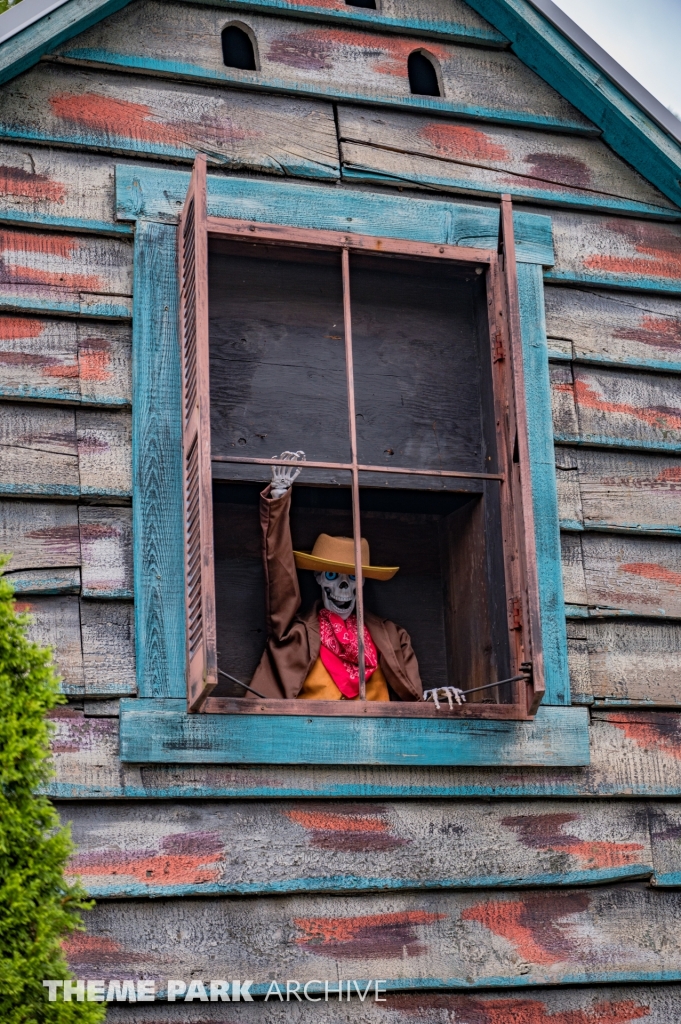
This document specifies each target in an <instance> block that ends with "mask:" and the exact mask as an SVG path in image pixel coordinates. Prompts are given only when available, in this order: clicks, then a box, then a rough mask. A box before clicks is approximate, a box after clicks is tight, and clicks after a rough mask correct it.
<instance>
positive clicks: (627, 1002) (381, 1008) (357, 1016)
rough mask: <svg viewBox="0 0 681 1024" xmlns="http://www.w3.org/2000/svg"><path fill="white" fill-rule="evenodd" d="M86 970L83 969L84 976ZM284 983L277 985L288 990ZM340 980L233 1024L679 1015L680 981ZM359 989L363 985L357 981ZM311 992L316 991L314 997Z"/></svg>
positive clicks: (195, 1012) (256, 1005)
mask: <svg viewBox="0 0 681 1024" xmlns="http://www.w3.org/2000/svg"><path fill="white" fill-rule="evenodd" d="M89 976H90V975H88V977H89ZM285 985H286V982H285V981H284V984H283V986H282V991H283V992H284V1000H285V998H286V996H285ZM337 989H338V985H337V983H336V982H335V981H334V982H333V984H331V983H330V985H329V1000H328V1002H321V1003H317V1002H309V1001H306V1000H305V999H301V1002H297V1001H296V999H295V998H294V996H293V994H291V998H290V1001H289V1002H285V1001H282V1002H279V1000H278V999H277V998H276V996H273V997H272V998H271V999H270V1000H269V1001H268V1002H267V1003H264V1002H262V1001H254V1002H252V1003H244V1002H239V1003H230V1004H229V1020H230V1021H235V1022H237V1024H242V1022H243V1024H255V1022H256V1021H258V1022H260V1024H284V1021H286V1022H289V1021H290V1022H293V1024H308V1022H313V1021H314V1022H316V1024H379V1022H383V1021H391V1022H394V1024H406V1022H409V1021H414V1020H418V1021H419V1022H420V1024H442V1022H443V1021H456V1022H457V1024H459V1022H460V1024H505V1022H508V1024H510V1022H511V1021H512V1022H513V1024H633V1022H634V1021H637V1020H641V1019H645V1022H646V1024H669V1022H670V1021H674V1020H678V1019H679V1017H680V1016H681V994H680V992H679V987H678V985H654V986H642V985H632V986H630V985H616V986H614V987H608V986H604V985H598V986H596V987H595V988H589V987H584V988H555V989H550V988H549V989H544V990H543V991H541V992H538V991H536V990H535V991H530V992H526V993H523V994H518V993H515V994H509V993H507V992H500V991H496V992H476V993H474V994H470V993H462V992H409V993H406V992H405V993H391V994H390V995H389V996H386V995H381V997H380V998H381V1000H383V999H386V1002H385V1003H384V1002H382V1001H381V1002H376V993H375V988H373V987H372V990H371V992H370V993H369V994H368V998H367V999H366V1001H363V1000H361V999H359V998H358V997H357V993H356V991H355V987H354V986H351V989H352V996H353V998H352V999H351V1000H350V1002H348V1001H347V985H344V987H343V1001H342V1002H340V1001H339V1000H338V995H337ZM362 992H364V986H362ZM334 993H336V994H334ZM314 998H316V997H314ZM107 1019H108V1020H109V1021H110V1022H111V1024H173V1022H175V1024H213V1022H215V1024H222V1022H223V1021H224V1020H225V1007H224V1004H222V1003H219V1002H216V1003H195V1002H192V1003H189V1004H184V1003H182V1002H177V1003H173V1004H171V1003H161V1002H158V1003H156V1004H154V1005H145V1004H144V1003H136V1004H134V1005H133V1004H131V1005H126V1006H119V1005H117V1004H116V1003H109V1004H108V1005H107Z"/></svg>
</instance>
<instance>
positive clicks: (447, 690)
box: [423, 686, 466, 711]
mask: <svg viewBox="0 0 681 1024" xmlns="http://www.w3.org/2000/svg"><path fill="white" fill-rule="evenodd" d="M431 697H432V699H433V702H434V704H435V707H436V708H437V709H438V711H439V710H440V701H439V700H438V697H442V699H443V700H444V698H445V697H446V698H447V700H448V702H449V706H450V708H452V710H453V708H454V705H453V704H452V697H453V698H454V700H455V701H456V703H457V704H465V703H466V698H465V697H464V695H463V690H458V689H457V688H456V686H437V687H436V688H435V689H434V690H424V691H423V699H424V700H429V699H430V698H431Z"/></svg>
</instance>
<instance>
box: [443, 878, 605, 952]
mask: <svg viewBox="0 0 681 1024" xmlns="http://www.w3.org/2000/svg"><path fill="white" fill-rule="evenodd" d="M588 907H589V896H588V895H587V894H586V893H570V894H569V895H565V896H563V895H561V896H556V895H555V894H552V895H551V899H550V900H549V899H547V898H546V897H544V896H537V895H532V896H526V897H525V898H524V899H523V900H518V901H517V902H516V901H511V900H498V901H497V900H490V901H489V902H488V903H478V904H476V905H475V906H473V907H468V908H467V909H466V910H464V911H463V913H462V914H461V919H462V920H463V921H477V922H478V923H479V924H481V925H483V926H484V927H485V928H489V930H490V931H491V932H494V934H495V935H499V936H501V937H502V938H503V939H506V940H507V941H508V942H510V943H511V944H512V945H513V946H514V947H515V948H516V950H517V951H518V953H519V954H520V956H522V958H523V959H524V960H526V961H528V962H530V963H534V964H542V965H549V964H556V963H560V962H561V961H566V960H569V958H570V956H571V953H572V949H573V946H574V941H573V939H572V938H571V937H570V936H569V935H567V934H565V933H564V932H563V931H562V926H561V925H560V924H558V923H557V922H559V921H560V920H562V919H563V918H565V917H568V916H571V915H574V914H581V913H583V912H584V911H586V910H587V909H588Z"/></svg>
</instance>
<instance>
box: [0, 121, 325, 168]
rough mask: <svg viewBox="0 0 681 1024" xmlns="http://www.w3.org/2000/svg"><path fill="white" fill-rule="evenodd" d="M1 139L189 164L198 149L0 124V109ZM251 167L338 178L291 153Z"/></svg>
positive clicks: (219, 157) (223, 160) (228, 162)
mask: <svg viewBox="0 0 681 1024" xmlns="http://www.w3.org/2000/svg"><path fill="white" fill-rule="evenodd" d="M0 139H22V140H25V141H26V142H32V143H38V144H39V145H42V144H44V143H46V142H49V143H54V142H56V143H59V144H63V145H66V146H69V147H71V148H76V149H92V150H97V151H102V152H105V153H110V152H112V151H113V152H115V153H122V154H124V155H125V154H127V153H135V154H143V155H149V156H157V157H163V158H164V159H166V160H183V161H186V162H187V163H192V162H193V160H194V158H195V156H196V153H197V150H195V149H192V148H191V146H183V145H181V144H166V143H161V142H151V141H150V140H148V139H144V138H136V137H134V136H129V135H113V134H106V133H102V132H97V131H90V132H88V131H68V130H65V131H58V130H57V129H56V127H54V128H53V129H52V130H50V131H47V130H46V131H33V130H32V129H28V128H23V127H17V126H16V125H7V124H3V123H2V110H1V108H0ZM208 156H209V158H210V160H211V162H212V163H217V164H222V165H223V166H224V167H234V168H238V169H241V168H243V165H244V161H243V159H240V158H235V157H232V156H225V154H224V153H218V152H210V153H209V154H208ZM251 170H256V171H264V172H269V173H271V174H276V175H280V176H281V177H286V176H288V175H292V176H293V177H298V178H316V179H322V180H324V179H326V180H329V181H337V180H338V178H339V177H340V166H339V165H338V164H337V163H336V164H322V163H315V162H314V161H313V160H304V159H302V158H301V159H297V158H296V157H295V156H292V155H289V157H288V159H287V160H286V161H284V160H282V159H279V158H278V159H276V160H274V159H272V160H270V161H269V162H268V158H264V160H263V162H262V164H261V165H260V166H254V167H251Z"/></svg>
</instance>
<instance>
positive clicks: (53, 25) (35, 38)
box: [0, 0, 130, 85]
mask: <svg viewBox="0 0 681 1024" xmlns="http://www.w3.org/2000/svg"><path fill="white" fill-rule="evenodd" d="M129 2H130V0H70V2H69V3H66V4H63V5H62V6H61V7H58V8H57V9H56V10H55V11H53V12H52V13H51V14H48V15H47V16H46V17H44V18H41V19H40V20H39V21H36V22H34V23H33V24H32V25H29V27H28V28H25V29H24V30H23V32H18V33H17V35H14V36H11V37H10V38H9V39H7V40H6V41H5V42H4V43H3V44H2V46H0V85H2V83H3V82H9V81H10V80H11V79H12V78H16V76H17V75H20V74H21V73H22V72H23V71H27V70H28V69H29V68H31V67H33V65H34V64H37V63H38V61H39V60H40V58H41V57H42V56H43V54H45V53H47V51H48V50H50V49H52V48H53V47H55V46H59V45H60V44H61V43H65V42H67V40H69V39H73V37H74V36H75V35H78V33H79V32H84V31H85V29H87V28H90V27H91V26H92V25H96V24H97V22H98V21H101V20H102V18H106V17H108V15H110V14H114V13H115V12H116V11H120V10H121V8H123V7H125V6H126V5H127V4H128V3H129Z"/></svg>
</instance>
